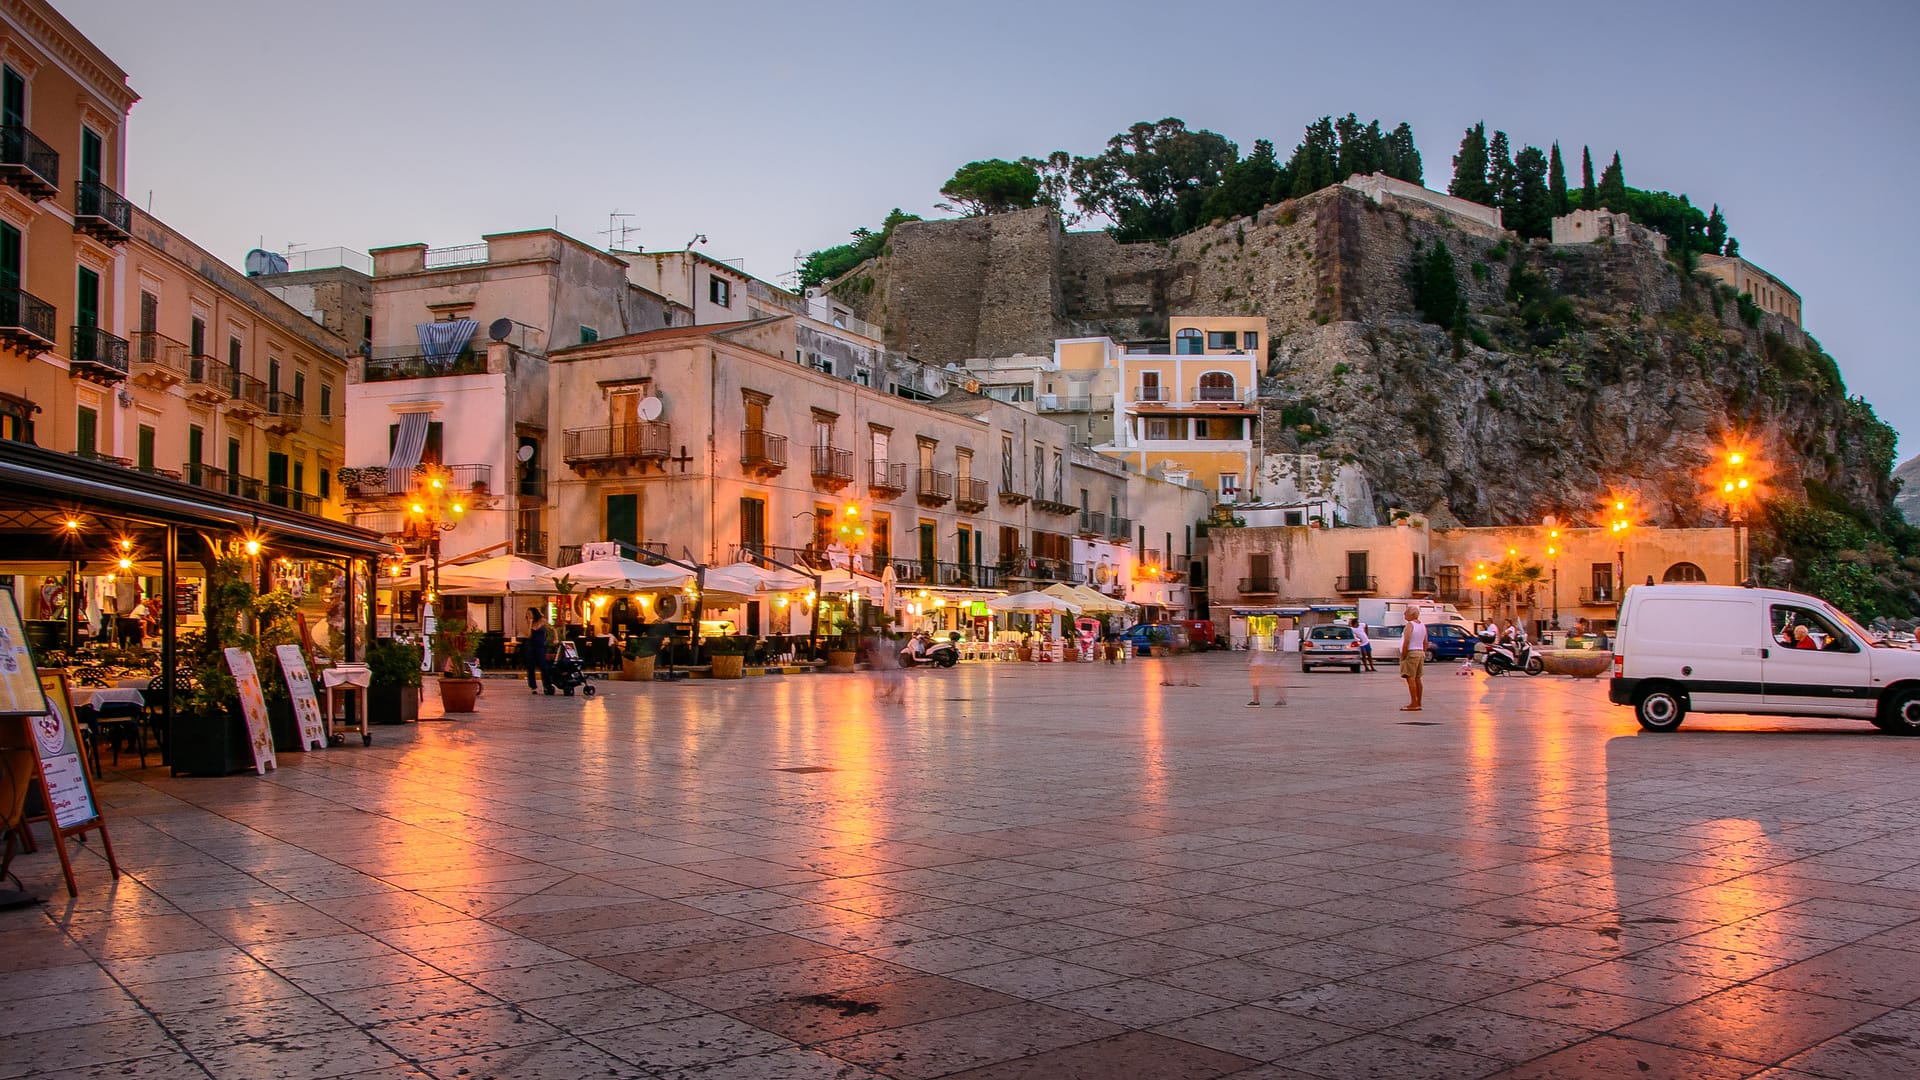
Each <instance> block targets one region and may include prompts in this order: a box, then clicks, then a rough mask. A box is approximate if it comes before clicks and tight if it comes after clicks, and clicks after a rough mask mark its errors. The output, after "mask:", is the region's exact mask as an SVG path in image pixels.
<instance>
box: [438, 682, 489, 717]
mask: <svg viewBox="0 0 1920 1080" xmlns="http://www.w3.org/2000/svg"><path fill="white" fill-rule="evenodd" d="M480 690H481V686H480V680H479V679H466V678H449V677H446V676H442V677H441V679H440V707H441V708H442V709H443V710H444V711H446V712H450V713H470V712H472V711H473V707H474V705H475V703H477V702H478V701H479V700H480Z"/></svg>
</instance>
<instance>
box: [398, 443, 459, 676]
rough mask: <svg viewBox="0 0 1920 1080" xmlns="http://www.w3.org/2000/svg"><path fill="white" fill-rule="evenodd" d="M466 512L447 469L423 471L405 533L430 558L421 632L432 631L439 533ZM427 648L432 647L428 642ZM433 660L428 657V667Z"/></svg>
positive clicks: (411, 499)
mask: <svg viewBox="0 0 1920 1080" xmlns="http://www.w3.org/2000/svg"><path fill="white" fill-rule="evenodd" d="M466 512H467V505H466V502H465V501H464V500H463V499H461V498H460V497H459V496H458V495H456V494H454V492H453V487H452V485H451V484H450V483H448V477H447V473H446V471H445V470H443V469H439V468H429V469H427V470H425V471H424V472H423V473H422V474H421V475H420V478H419V482H418V483H417V484H416V486H415V488H414V491H413V494H412V495H411V497H409V498H408V500H407V530H406V536H407V538H408V539H411V540H416V541H419V542H421V543H422V544H424V545H425V547H426V549H427V554H429V555H431V556H432V557H433V587H432V588H431V589H429V590H428V591H427V600H426V603H425V604H423V605H422V606H421V609H420V629H421V632H422V633H423V634H431V633H432V631H433V622H434V605H435V604H437V603H438V602H439V599H440V534H441V533H446V532H452V531H453V530H455V529H457V528H459V527H460V519H461V516H462V515H464V514H465V513H466ZM427 647H428V649H429V650H431V648H432V644H431V642H429V643H428V646H427ZM432 662H433V661H432V657H431V656H428V658H427V663H428V664H429V666H431V664H432Z"/></svg>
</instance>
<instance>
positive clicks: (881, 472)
mask: <svg viewBox="0 0 1920 1080" xmlns="http://www.w3.org/2000/svg"><path fill="white" fill-rule="evenodd" d="M868 486H869V487H871V488H872V489H873V490H874V491H877V492H886V493H887V494H889V495H898V494H900V493H901V492H903V491H905V490H907V464H906V462H904V461H893V462H887V461H876V462H874V463H873V479H872V481H871V482H870V483H869V485H868Z"/></svg>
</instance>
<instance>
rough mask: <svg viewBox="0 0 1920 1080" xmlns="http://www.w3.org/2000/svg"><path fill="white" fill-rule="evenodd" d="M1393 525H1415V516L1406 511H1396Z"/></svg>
mask: <svg viewBox="0 0 1920 1080" xmlns="http://www.w3.org/2000/svg"><path fill="white" fill-rule="evenodd" d="M1393 523H1394V524H1395V525H1411V524H1413V515H1412V514H1411V513H1409V512H1407V511H1405V510H1395V511H1394V512H1393Z"/></svg>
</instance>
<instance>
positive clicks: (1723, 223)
mask: <svg viewBox="0 0 1920 1080" xmlns="http://www.w3.org/2000/svg"><path fill="white" fill-rule="evenodd" d="M1726 246H1727V219H1726V218H1724V217H1722V216H1721V215H1720V204H1719V203H1714V204H1713V213H1711V214H1709V215H1707V254H1709V255H1718V254H1720V253H1721V252H1722V251H1724V250H1726Z"/></svg>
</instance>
